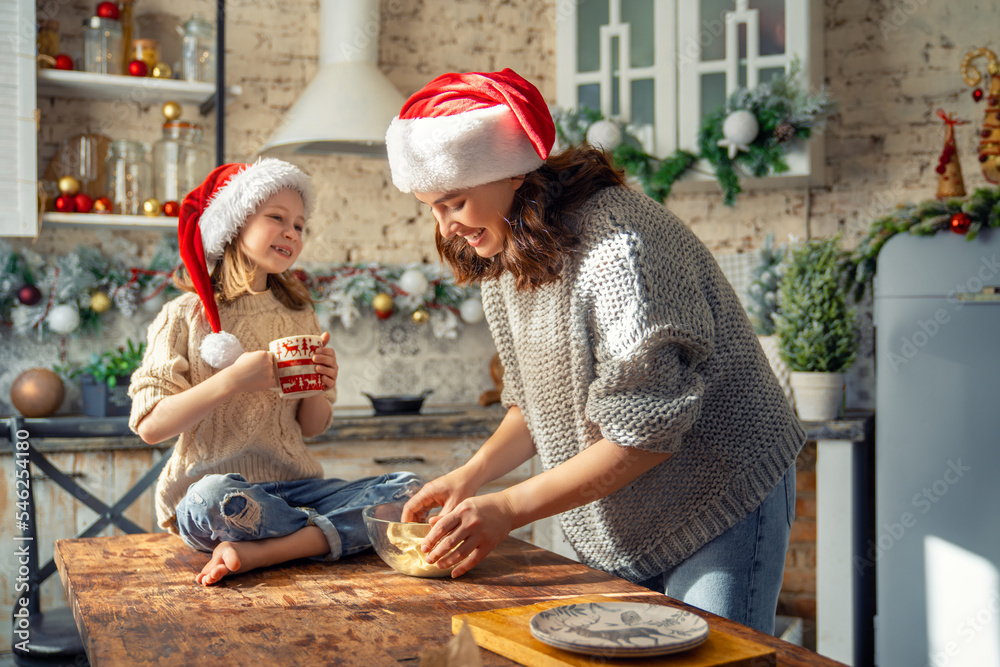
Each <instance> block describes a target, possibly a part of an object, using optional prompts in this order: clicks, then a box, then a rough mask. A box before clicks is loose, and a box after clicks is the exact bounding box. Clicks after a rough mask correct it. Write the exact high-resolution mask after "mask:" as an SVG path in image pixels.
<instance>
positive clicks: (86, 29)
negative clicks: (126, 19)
mask: <svg viewBox="0 0 1000 667" xmlns="http://www.w3.org/2000/svg"><path fill="white" fill-rule="evenodd" d="M122 49H123V47H122V24H121V23H119V22H118V21H117V20H116V19H106V18H101V17H100V16H92V17H90V18H89V19H85V20H84V22H83V71H84V72H92V73H94V74H122V73H124V71H125V70H124V67H123V65H122V56H123V53H124V52H123V50H122Z"/></svg>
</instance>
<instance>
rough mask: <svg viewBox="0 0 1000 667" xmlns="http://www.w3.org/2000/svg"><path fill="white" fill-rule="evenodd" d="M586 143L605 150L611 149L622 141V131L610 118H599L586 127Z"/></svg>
mask: <svg viewBox="0 0 1000 667" xmlns="http://www.w3.org/2000/svg"><path fill="white" fill-rule="evenodd" d="M587 143H588V144H590V145H591V146H593V147H594V148H598V149H601V150H605V151H613V150H614V149H616V148H618V146H620V145H621V143H622V131H621V128H619V127H618V124H617V123H615V122H613V121H610V120H599V121H597V122H595V123H594V124H593V125H591V126H590V127H589V128H587Z"/></svg>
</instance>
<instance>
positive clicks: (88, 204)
mask: <svg viewBox="0 0 1000 667" xmlns="http://www.w3.org/2000/svg"><path fill="white" fill-rule="evenodd" d="M73 203H74V204H76V212H77V213H90V209H92V208H94V200H93V199H91V198H90V197H89V196H87V195H85V194H84V193H82V192H78V193H77V194H76V196H75V197H73Z"/></svg>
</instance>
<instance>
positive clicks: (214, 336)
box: [177, 158, 314, 368]
mask: <svg viewBox="0 0 1000 667" xmlns="http://www.w3.org/2000/svg"><path fill="white" fill-rule="evenodd" d="M285 188H290V189H292V190H295V191H296V192H298V193H299V194H300V195H301V196H302V204H303V209H304V211H305V217H306V218H308V217H309V214H310V213H312V207H313V199H314V198H313V190H312V185H311V184H310V182H309V177H308V176H306V175H305V173H304V172H303V171H302V170H301V169H299V168H298V167H296V166H294V165H291V164H289V163H287V162H283V161H281V160H275V159H274V158H262V159H260V160H258V161H257V162H254V163H253V164H224V165H222V166H221V167H216V168H215V169H214V170H213V171H212V173H210V174H209V175H208V176H207V177H206V178H205V181H204V182H203V183H202V184H201V185H200V186H198V187H197V188H195V189H194V190H192V191H191V192H189V193H188V195H187V196H186V197H184V201H183V202H182V203H181V211H180V216H179V219H178V224H177V238H178V240H179V241H180V255H181V260H182V261H183V262H184V268H186V269H187V272H188V275H190V276H191V282H192V283H193V284H194V289H195V292H197V294H198V297H199V298H200V299H201V303H202V305H203V306H204V308H205V316H206V317H207V318H208V323H209V326H211V327H212V333H210V334H209V335H207V336H205V338H204V340H203V341H202V344H201V358H202V359H204V360H205V361H206V362H208V363H209V364H210V365H212V366H213V367H215V368H225V367H227V366H230V365H231V364H232V363H233V362H234V361H236V359H237V358H238V357H239V356H240V355H241V354H243V345H242V344H241V343H240V341H239V339H238V338H236V336H234V335H233V334H231V333H228V332H225V331H223V330H222V324H221V323H220V321H219V306H218V304H217V303H216V302H215V292H214V290H213V289H212V280H211V278H210V273H211V265H214V264H215V262H217V261H219V259H221V258H222V253H223V251H224V250H225V248H226V245H228V244H229V242H230V241H232V240H233V239H234V238H236V235H237V234H239V231H240V229H241V228H242V227H243V225H244V223H245V222H246V221H247V218H249V217H250V216H251V215H253V214H254V213H256V212H257V209H259V208H260V206H261V204H263V203H264V202H265V201H267V199H268V198H269V197H270V196H271V195H273V194H275V193H276V192H278V191H279V190H283V189H285Z"/></svg>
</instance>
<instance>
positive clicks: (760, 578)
mask: <svg viewBox="0 0 1000 667" xmlns="http://www.w3.org/2000/svg"><path fill="white" fill-rule="evenodd" d="M794 518H795V466H794V465H793V466H792V467H791V468H789V469H788V472H786V473H785V475H784V477H782V478H781V479H780V480H778V484H777V485H776V486H775V487H774V489H773V490H772V491H771V493H769V494H768V495H767V497H766V498H764V501H763V502H762V503H761V504H760V506H759V507H757V509H755V510H754V511H753V512H750V514H748V515H746V517H744V518H743V519H741V520H740V521H739V523H737V524H736V525H734V526H733V527H731V528H729V529H728V530H727V531H726V532H724V533H722V534H721V535H719V536H718V537H716V538H715V539H714V540H712V541H711V542H709V543H708V544H706V545H705V546H703V547H701V548H700V549H699V550H698V551H696V552H694V553H693V554H692V555H691V556H689V557H688V558H687V560H685V561H683V562H681V563H679V564H678V565H676V566H675V567H674V568H672V569H670V570H667V571H666V572H664V573H662V574H658V575H657V576H655V577H653V578H651V579H647V580H646V581H643V582H641V585H643V586H645V587H646V588H650V589H652V590H655V591H659V592H660V593H666V594H667V595H669V596H670V597H672V598H676V599H678V600H682V601H684V602H686V603H687V604H690V605H693V606H695V607H698V608H699V609H704V610H705V611H710V612H712V613H713V614H717V615H719V616H724V617H725V618H728V619H730V620H733V621H736V622H737V623H742V624H743V625H748V626H750V627H751V628H754V629H755V630H760V631H761V632H766V633H767V634H769V635H770V634H774V616H775V612H776V610H777V607H778V592H779V591H780V590H781V580H782V578H783V576H784V571H785V552H786V551H788V536H789V533H790V532H791V527H792V520H793V519H794Z"/></svg>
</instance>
